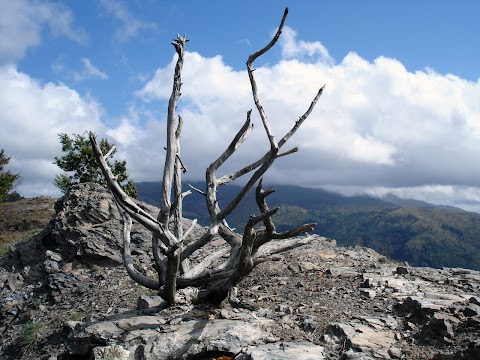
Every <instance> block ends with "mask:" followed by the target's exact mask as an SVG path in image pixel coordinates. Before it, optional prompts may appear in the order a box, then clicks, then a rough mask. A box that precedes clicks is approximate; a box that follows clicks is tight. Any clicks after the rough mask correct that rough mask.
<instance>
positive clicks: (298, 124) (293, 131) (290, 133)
mask: <svg viewBox="0 0 480 360" xmlns="http://www.w3.org/2000/svg"><path fill="white" fill-rule="evenodd" d="M323 89H325V85H323V86H322V87H321V88H320V90H318V93H317V95H316V96H315V98H314V99H313V101H312V102H311V104H310V106H309V107H308V110H307V111H306V112H305V114H303V115H302V116H301V117H300V119H298V120H297V121H296V122H295V125H294V126H293V128H292V129H291V130H290V131H289V132H288V133H286V134H285V136H284V137H283V138H282V140H280V141H279V143H278V146H279V147H282V146H283V144H285V143H286V142H287V141H288V139H290V138H291V137H292V135H293V134H295V133H296V132H297V130H298V128H299V127H300V126H301V125H302V124H303V122H304V121H305V119H306V118H308V116H309V115H310V113H311V112H312V111H313V109H314V108H315V105H316V104H317V101H318V99H320V96H322V93H323Z"/></svg>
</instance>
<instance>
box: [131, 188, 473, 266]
mask: <svg viewBox="0 0 480 360" xmlns="http://www.w3.org/2000/svg"><path fill="white" fill-rule="evenodd" d="M193 185H194V186H195V187H197V188H200V189H202V186H204V184H203V183H193ZM137 187H138V192H139V199H140V200H142V201H145V202H147V203H150V204H152V205H157V204H158V199H159V198H160V195H159V189H161V187H160V185H159V183H155V182H152V183H138V184H137ZM271 187H273V188H274V189H276V190H277V191H276V192H275V193H273V194H272V195H271V196H270V197H269V198H268V200H269V206H270V207H271V208H273V207H276V206H279V207H280V210H279V212H278V213H277V214H276V215H275V224H276V225H277V228H278V229H279V230H285V229H290V228H292V227H295V226H298V225H299V224H304V223H310V222H315V223H317V226H316V227H315V233H316V234H318V235H320V236H325V237H328V238H332V239H335V240H336V241H337V243H338V244H339V245H342V246H356V245H359V246H365V247H369V248H372V249H374V250H375V251H377V252H379V253H381V254H382V255H385V256H387V257H389V258H392V259H394V260H399V261H407V262H408V263H410V264H411V265H414V266H428V267H435V268H441V267H462V268H469V269H475V270H480V214H478V213H473V212H468V211H464V210H462V209H459V208H455V207H452V206H442V205H440V206H437V205H433V204H429V203H426V202H422V201H417V200H411V199H399V198H397V197H394V196H388V197H385V198H383V199H378V198H374V197H371V196H351V197H349V196H342V195H340V194H336V193H332V192H328V191H325V190H321V189H311V188H304V187H300V186H287V185H272V186H271ZM185 188H188V185H186V184H185ZM237 192H238V187H237V186H234V185H227V186H223V187H221V188H220V191H219V201H220V204H225V203H226V202H228V201H230V200H231V199H233V197H234V195H235V194H236V193H237ZM256 213H258V209H257V207H256V204H255V200H254V197H253V194H249V196H248V197H247V198H246V199H245V201H244V203H242V204H241V205H240V206H239V207H238V208H237V209H236V210H235V212H234V213H233V214H232V215H231V216H230V217H229V218H228V222H229V224H230V226H232V227H234V228H237V231H239V232H242V231H243V228H242V226H243V225H244V224H245V221H246V219H248V218H249V217H250V215H252V214H256ZM184 214H185V216H186V217H188V218H191V219H194V218H195V219H198V220H199V222H200V224H202V225H207V223H208V218H207V216H206V214H207V212H206V208H205V204H204V198H203V196H201V195H200V194H198V193H193V194H192V195H190V196H187V197H186V198H185V202H184Z"/></svg>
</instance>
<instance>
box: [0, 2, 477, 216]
mask: <svg viewBox="0 0 480 360" xmlns="http://www.w3.org/2000/svg"><path fill="white" fill-rule="evenodd" d="M285 6H288V7H289V9H290V13H289V16H288V19H287V23H286V25H287V28H286V29H285V31H284V34H283V35H282V38H281V41H280V42H279V44H278V45H277V46H276V47H275V48H274V49H272V51H271V52H269V53H268V54H267V56H265V57H263V58H260V59H259V60H258V62H257V63H256V66H257V69H258V70H257V74H258V79H257V81H259V84H260V85H259V86H260V95H261V96H263V101H264V104H265V106H266V108H267V111H268V112H269V114H270V117H271V119H272V120H271V121H272V126H273V127H274V129H275V131H278V133H279V135H278V136H281V132H282V131H285V130H286V129H288V128H289V126H290V125H289V124H291V122H292V121H294V120H295V119H296V117H298V116H299V115H301V114H302V113H303V112H304V111H305V110H306V108H307V107H308V105H309V102H310V101H311V100H312V99H313V96H314V94H315V93H316V90H318V88H319V87H320V86H322V85H323V84H326V85H327V87H326V91H325V94H324V95H323V97H322V98H321V100H320V101H319V103H318V105H317V108H316V109H315V111H314V113H312V115H311V118H310V119H309V120H308V122H307V124H306V125H305V126H304V129H302V131H300V132H299V133H298V134H297V135H298V136H296V139H292V146H295V145H299V146H300V147H301V152H300V153H298V154H295V155H292V157H291V158H290V159H285V160H283V161H282V162H281V163H280V164H278V166H275V167H274V168H273V169H272V171H271V173H270V177H269V180H270V181H271V182H282V183H288V182H291V179H295V182H297V183H298V184H300V185H305V186H315V187H323V188H327V189H332V190H336V191H340V192H343V193H346V194H353V193H359V192H360V193H369V194H373V195H382V194H384V193H387V192H393V193H395V194H396V195H398V196H406V197H414V198H419V199H423V200H426V201H431V202H434V203H445V204H451V205H457V206H461V207H463V208H466V209H470V210H476V211H480V190H479V189H478V185H479V180H480V166H478V159H479V158H480V156H479V155H480V84H479V78H480V70H479V69H480V67H479V66H478V64H480V46H479V45H478V39H479V38H480V23H479V22H478V14H480V2H478V1H473V0H472V1H438V0H437V1H410V0H408V1H282V0H277V1H273V0H270V1H241V2H240V1H239V2H233V1H153V0H144V1H140V0H135V1H119V0H96V1H94V0H83V1H64V2H58V1H33V0H16V1H9V0H0V9H1V14H2V15H0V88H1V89H2V90H0V91H1V92H2V94H0V99H1V100H0V121H1V123H2V125H3V126H2V127H4V129H5V131H3V132H2V134H1V135H0V144H1V145H0V146H1V147H2V148H4V149H5V151H6V152H7V153H8V154H9V155H10V156H11V158H12V160H11V168H12V170H14V171H18V172H20V173H21V174H22V177H23V182H22V184H21V186H20V188H19V190H20V192H21V193H22V194H23V195H25V196H34V195H40V194H43V195H51V196H58V195H59V193H58V190H57V189H56V188H55V187H54V186H53V185H52V182H53V178H54V176H55V174H57V173H58V172H59V170H58V169H57V168H56V167H55V166H54V165H53V164H52V160H53V158H54V157H55V156H59V155H61V152H60V145H59V144H58V138H57V134H58V133H59V132H67V133H71V134H72V133H83V132H84V131H88V130H94V131H96V132H97V133H98V134H99V135H100V136H106V137H108V138H109V139H110V140H112V141H113V142H115V143H116V144H117V146H118V148H119V154H118V155H119V156H120V157H123V158H125V159H127V166H128V167H129V172H130V174H131V176H132V178H134V180H137V181H142V180H145V181H147V180H158V179H159V178H160V176H161V164H162V161H163V159H162V156H163V153H162V150H161V149H162V148H163V142H164V140H163V138H162V134H163V132H164V129H163V125H164V117H165V112H166V107H165V103H166V99H167V98H168V96H169V91H170V88H171V77H172V66H173V60H174V55H173V53H174V51H173V47H172V46H171V45H170V41H171V40H172V39H173V38H174V37H175V36H176V34H177V33H180V34H187V36H188V37H189V38H190V39H191V41H190V42H189V43H188V47H187V50H188V51H189V53H188V56H187V58H186V61H185V68H184V88H183V91H184V96H183V97H182V99H181V102H180V104H179V111H180V113H182V115H183V117H184V119H185V121H186V130H185V134H184V142H185V144H184V145H182V148H183V149H185V150H184V151H185V154H184V156H185V157H186V159H187V162H190V163H191V166H190V168H191V171H190V173H189V174H188V176H189V177H191V178H194V179H199V178H202V177H203V171H204V169H205V167H206V166H208V164H209V162H210V161H212V160H213V159H214V158H215V156H217V155H218V154H219V152H221V151H222V150H223V147H224V146H225V145H226V144H227V143H228V139H231V138H232V137H233V136H234V134H235V132H236V130H237V129H238V127H239V125H240V124H241V123H242V122H243V120H244V117H245V115H244V114H245V112H246V110H248V109H249V108H251V107H253V103H252V101H251V94H250V93H249V90H248V77H247V75H246V72H245V61H246V58H247V57H248V54H250V53H252V52H254V51H256V50H258V49H259V48H261V47H263V46H264V45H265V44H266V43H267V42H268V41H269V40H270V38H271V36H272V33H273V32H274V30H275V29H276V27H277V26H278V23H279V21H280V19H281V16H282V13H283V10H284V8H285ZM254 121H255V119H254ZM257 121H258V119H257ZM187 127H188V129H189V130H187ZM260 129H261V127H257V128H256V131H255V134H254V135H252V136H251V139H249V141H250V142H247V143H246V144H245V146H244V147H245V149H243V150H241V151H239V154H238V156H237V157H236V158H235V159H234V161H233V163H232V164H229V165H228V166H227V167H226V168H225V172H228V171H231V170H232V169H235V168H238V167H239V166H241V165H243V164H244V163H245V162H248V161H250V160H251V159H256V157H258V155H259V154H261V153H262V151H263V150H262V149H263V148H262V146H265V142H264V134H262V133H261V131H260ZM199 134H200V135H201V136H200V137H199V136H198V135H199ZM199 140H200V141H199ZM194 144H196V145H194ZM140 159H141V161H140Z"/></svg>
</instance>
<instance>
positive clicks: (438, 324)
mask: <svg viewBox="0 0 480 360" xmlns="http://www.w3.org/2000/svg"><path fill="white" fill-rule="evenodd" d="M55 208H56V214H55V216H54V217H53V218H52V220H51V221H50V222H49V224H48V226H47V227H46V228H45V229H44V230H43V231H42V232H40V233H39V234H37V235H36V236H34V237H33V238H31V239H30V240H28V241H26V242H21V243H18V244H17V245H16V246H15V248H14V249H13V251H12V252H11V253H10V254H9V255H8V256H6V257H3V258H1V260H0V288H1V289H2V290H1V291H2V298H1V307H0V319H1V322H0V332H1V334H2V336H1V340H0V349H1V350H0V357H1V358H2V359H32V358H35V359H52V358H55V357H56V358H57V359H105V358H108V356H113V355H112V354H116V355H115V356H116V357H115V358H118V359H157V360H158V359H160V360H161V359H170V358H178V359H196V360H201V359H217V360H220V359H222V360H228V359H236V360H247V359H250V360H259V359H271V360H273V359H305V360H307V359H374V358H386V359H402V358H406V359H435V360H441V359H442V360H445V359H452V360H453V359H477V358H479V356H480V342H479V341H478V339H479V338H480V298H479V297H478V294H479V292H480V273H479V272H477V271H473V270H467V269H459V268H444V269H432V268H417V267H412V266H409V265H407V264H404V263H396V262H392V261H391V260H389V259H387V258H385V257H384V256H382V255H380V254H378V253H377V252H375V251H373V250H371V249H368V248H365V247H360V246H357V247H342V246H338V245H337V244H336V242H335V241H334V240H331V239H328V238H325V237H317V239H316V240H314V241H313V242H312V243H311V244H309V245H308V246H306V247H303V248H299V249H296V250H295V251H291V252H289V253H286V254H284V255H283V256H282V257H281V258H280V259H278V260H277V261H273V262H267V263H264V264H262V265H260V266H258V267H257V268H256V269H255V270H254V271H253V272H252V273H251V274H250V275H249V276H248V277H247V278H246V279H245V280H244V281H243V282H242V283H241V284H240V286H239V288H238V293H237V295H236V297H237V299H238V301H239V304H243V305H242V307H232V305H231V304H229V303H228V302H227V303H223V304H222V305H221V306H220V307H218V308H217V307H210V306H205V305H203V306H200V305H192V304H191V302H190V301H189V299H191V294H189V292H188V291H184V292H181V293H180V294H179V297H178V304H177V305H176V306H173V307H171V308H165V306H164V305H165V304H164V303H163V302H162V300H161V299H160V298H158V297H157V296H156V295H155V293H154V292H152V291H150V290H146V289H144V288H142V287H140V286H139V285H137V284H135V283H134V282H133V281H132V280H131V279H130V278H129V277H128V276H127V274H126V272H125V269H124V268H123V266H122V264H121V262H122V260H121V256H120V250H121V246H122V245H121V228H122V225H121V221H120V217H119V214H118V211H117V210H116V207H115V205H114V204H113V203H112V200H111V197H110V194H109V193H108V192H107V191H106V190H105V189H103V188H101V187H100V186H97V185H93V184H84V185H80V186H78V187H77V188H75V189H73V190H72V191H71V192H70V193H69V194H68V196H66V197H64V198H62V199H60V200H59V201H58V202H57V205H56V206H55ZM145 208H146V209H149V211H150V212H151V213H153V214H154V213H155V212H157V211H158V209H155V208H153V207H148V206H147V205H145ZM194 235H195V233H194ZM132 242H133V243H134V245H135V251H134V256H135V262H136V263H137V264H138V267H139V269H140V270H141V271H143V272H145V273H146V274H148V272H149V271H151V258H150V251H149V249H150V243H151V238H150V233H149V232H147V231H145V230H144V229H143V228H140V227H138V226H137V225H136V224H134V228H133V232H132ZM215 246H222V244H221V243H218V244H216V245H215ZM209 251H212V249H209V248H207V249H204V250H203V251H201V252H199V253H198V254H197V256H198V257H202V256H204V255H205V254H208V253H209ZM194 260H195V259H194ZM245 308H248V309H245Z"/></svg>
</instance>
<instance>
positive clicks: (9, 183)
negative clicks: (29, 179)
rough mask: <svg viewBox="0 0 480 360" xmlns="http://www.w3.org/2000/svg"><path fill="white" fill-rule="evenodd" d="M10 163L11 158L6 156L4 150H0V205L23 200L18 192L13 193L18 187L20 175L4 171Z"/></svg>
mask: <svg viewBox="0 0 480 360" xmlns="http://www.w3.org/2000/svg"><path fill="white" fill-rule="evenodd" d="M9 162H10V157H9V156H7V155H6V154H5V151H4V150H3V149H1V150H0V203H4V202H7V201H14V200H18V199H19V198H21V196H20V195H19V194H18V193H17V192H16V191H14V192H12V190H13V189H15V187H16V186H17V185H18V181H19V180H20V174H13V173H12V172H11V171H9V170H4V167H5V165H8V163H9Z"/></svg>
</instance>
